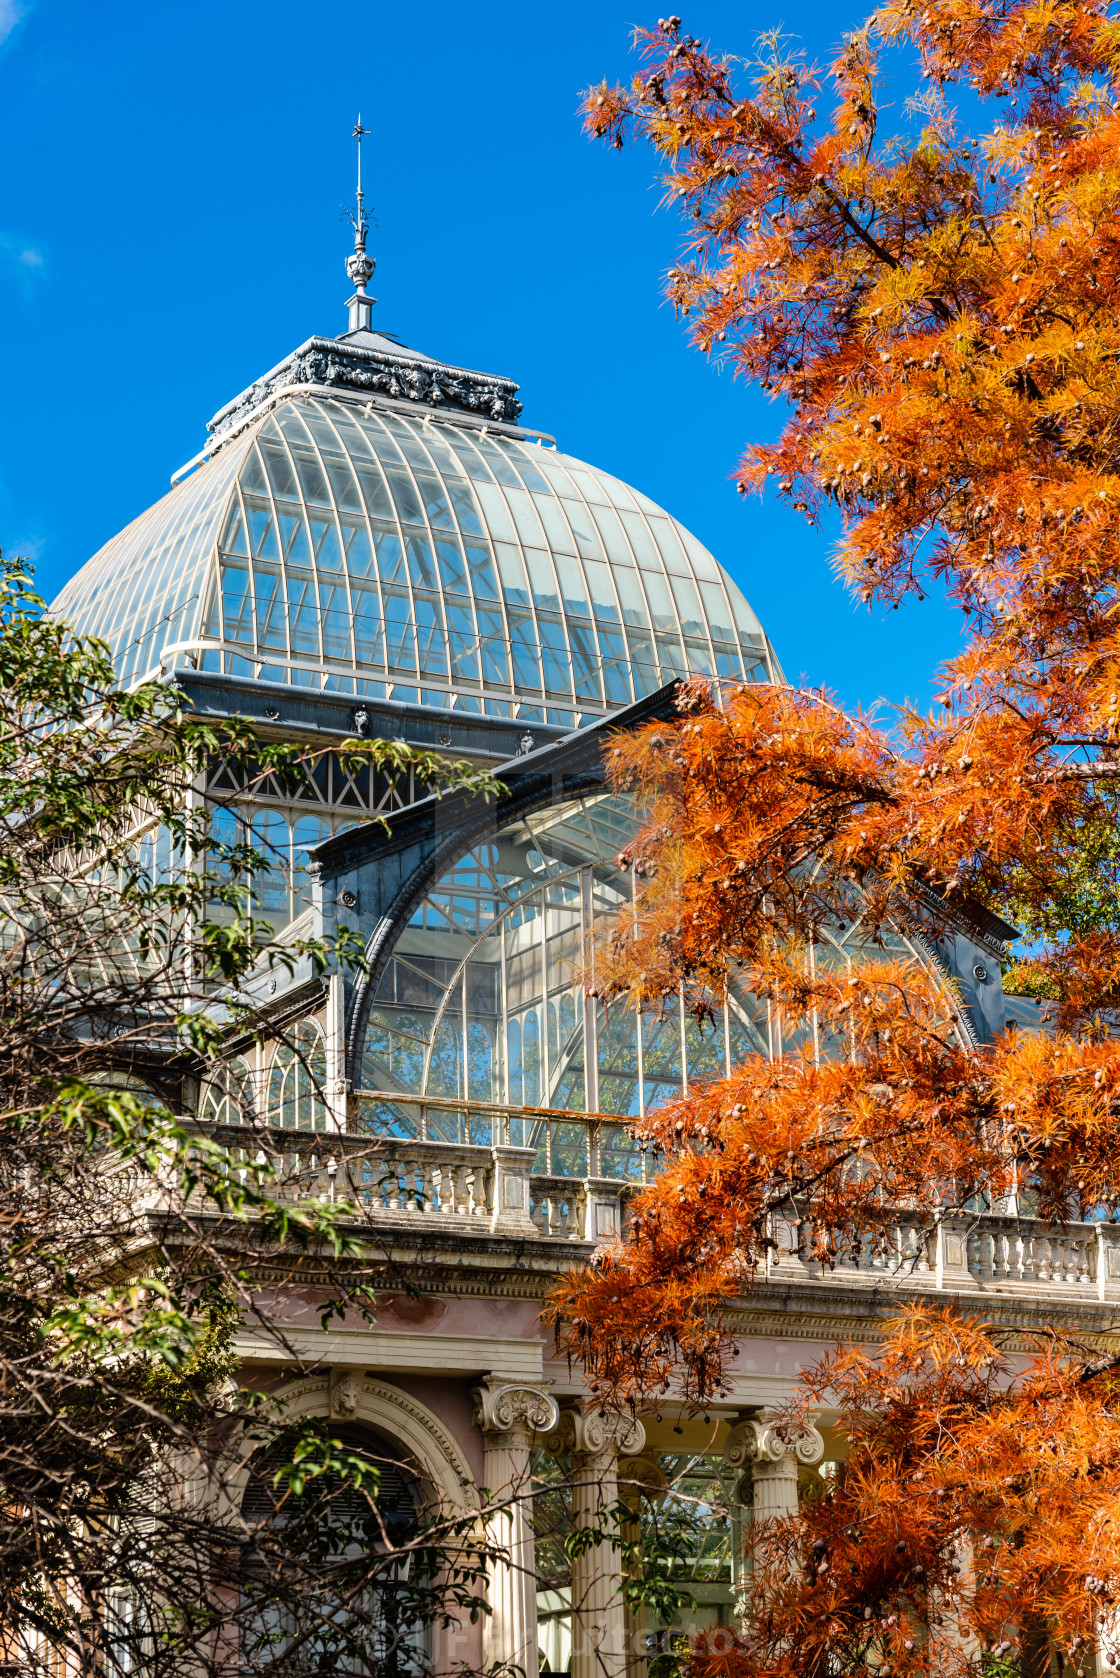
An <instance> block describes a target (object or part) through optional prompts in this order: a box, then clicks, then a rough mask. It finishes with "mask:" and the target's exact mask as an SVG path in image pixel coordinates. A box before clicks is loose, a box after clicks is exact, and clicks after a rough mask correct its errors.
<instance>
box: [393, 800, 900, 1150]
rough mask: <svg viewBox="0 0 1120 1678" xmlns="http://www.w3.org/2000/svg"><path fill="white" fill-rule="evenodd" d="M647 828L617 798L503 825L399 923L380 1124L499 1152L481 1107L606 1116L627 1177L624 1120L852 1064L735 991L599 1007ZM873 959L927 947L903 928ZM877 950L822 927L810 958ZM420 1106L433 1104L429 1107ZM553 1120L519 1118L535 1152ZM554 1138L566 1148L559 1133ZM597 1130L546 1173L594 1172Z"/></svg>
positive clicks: (826, 961)
mask: <svg viewBox="0 0 1120 1678" xmlns="http://www.w3.org/2000/svg"><path fill="white" fill-rule="evenodd" d="M639 824H640V815H639V812H638V811H637V810H636V808H635V806H634V804H633V802H632V801H631V800H630V799H626V798H616V797H613V796H612V795H610V794H607V793H603V794H600V795H598V796H595V797H589V798H582V799H571V800H568V801H565V802H562V803H555V804H552V805H550V806H547V807H546V808H543V809H541V810H538V811H536V812H533V813H531V814H529V815H527V816H523V817H521V818H519V819H518V820H517V821H514V822H511V823H509V825H508V826H506V827H503V828H500V829H499V830H498V832H496V833H495V834H493V835H492V837H490V838H488V839H486V840H485V841H482V842H479V843H477V844H476V845H475V846H474V847H473V848H472V849H471V850H469V851H466V852H465V853H464V854H463V855H462V856H460V857H459V858H458V859H457V860H456V861H455V862H453V863H452V864H451V866H450V867H449V868H448V869H446V871H445V872H444V873H443V874H442V875H441V876H440V877H439V878H438V879H436V880H434V881H433V882H432V884H431V885H430V886H429V888H428V890H427V891H426V892H425V894H424V896H423V898H422V899H421V901H420V902H419V903H418V904H417V906H416V907H415V909H414V910H413V911H412V913H411V914H410V916H409V919H408V923H407V925H405V926H402V927H401V928H400V929H399V931H398V933H397V936H396V939H395V942H394V945H393V948H392V952H391V954H390V955H389V957H388V959H387V960H386V962H385V964H384V966H383V967H382V968H381V971H380V975H379V978H378V981H377V985H376V989H375V991H374V995H373V997H372V999H371V1004H370V1011H369V1015H368V1018H367V1022H366V1029H365V1035H364V1042H363V1053H362V1067H361V1074H360V1077H361V1095H362V1097H363V1098H365V1099H364V1102H363V1111H364V1112H365V1113H366V1114H368V1116H369V1117H368V1123H369V1125H370V1127H371V1128H375V1129H377V1130H382V1129H384V1128H386V1126H388V1127H389V1128H390V1129H392V1128H393V1127H394V1126H399V1127H400V1133H402V1134H411V1133H412V1132H411V1131H410V1130H409V1128H408V1127H409V1126H412V1127H413V1129H415V1128H416V1127H417V1126H418V1125H419V1124H420V1123H421V1122H422V1123H423V1124H424V1125H425V1126H426V1127H427V1132H426V1133H427V1134H428V1135H429V1136H435V1135H436V1134H437V1130H438V1134H439V1139H441V1140H444V1139H447V1140H455V1139H458V1140H466V1131H465V1128H464V1127H465V1125H466V1124H467V1123H468V1122H469V1127H470V1138H471V1140H473V1141H484V1140H485V1135H484V1131H485V1127H486V1125H488V1124H489V1122H490V1121H489V1118H487V1117H486V1115H485V1114H484V1113H483V1112H481V1111H478V1110H475V1111H473V1112H472V1111H470V1109H471V1104H472V1103H475V1102H477V1103H478V1104H479V1109H482V1108H484V1107H485V1106H486V1105H487V1104H490V1103H493V1104H495V1105H498V1106H509V1107H512V1108H520V1107H543V1108H548V1109H550V1110H552V1111H555V1112H564V1111H567V1112H571V1113H572V1114H573V1116H574V1115H576V1114H581V1113H587V1112H591V1113H594V1114H597V1115H601V1116H603V1117H606V1116H609V1117H610V1119H611V1120H612V1123H611V1124H609V1125H603V1124H602V1123H601V1120H598V1119H597V1120H596V1123H598V1124H599V1125H600V1132H601V1134H600V1150H601V1151H602V1150H603V1149H606V1150H607V1151H608V1152H609V1153H610V1155H611V1167H612V1171H614V1172H621V1173H622V1174H623V1175H630V1174H631V1172H632V1171H636V1170H638V1169H639V1165H638V1154H637V1152H636V1151H634V1149H633V1147H631V1148H630V1152H629V1155H628V1158H627V1157H626V1149H625V1148H624V1147H623V1142H624V1140H625V1138H624V1137H623V1131H622V1126H623V1125H624V1124H625V1122H626V1121H627V1120H629V1119H633V1118H636V1117H638V1116H639V1115H641V1114H643V1113H648V1112H650V1111H651V1110H653V1109H654V1108H657V1107H660V1106H662V1105H663V1104H664V1103H665V1102H666V1101H670V1100H672V1099H673V1098H675V1097H677V1096H679V1095H680V1094H681V1093H682V1091H684V1090H686V1089H687V1088H688V1087H689V1085H690V1084H694V1083H696V1082H697V1081H699V1080H702V1079H713V1078H720V1077H725V1076H728V1075H729V1074H730V1072H731V1070H732V1068H733V1067H734V1066H736V1065H738V1064H740V1063H741V1061H742V1060H743V1059H744V1058H745V1057H746V1056H747V1055H748V1054H761V1055H764V1056H769V1057H770V1058H772V1059H777V1058H778V1057H780V1056H783V1055H786V1056H790V1055H796V1054H799V1053H802V1052H805V1053H807V1054H808V1055H810V1056H811V1057H813V1058H816V1059H823V1058H827V1057H828V1056H830V1055H832V1054H844V1053H846V1052H847V1048H846V1045H845V1044H843V1043H839V1042H837V1043H831V1042H829V1041H828V1040H826V1039H825V1038H824V1036H823V1034H821V1033H819V1032H818V1028H817V1025H816V1022H815V1020H814V1019H813V1018H812V1017H807V1018H802V1019H791V1018H788V1017H783V1015H782V1013H781V1011H780V1010H778V1009H777V1008H775V1007H772V1006H771V1005H770V1004H769V1003H768V1002H766V1001H764V1000H760V999H759V998H758V997H755V996H753V995H751V994H750V992H749V991H748V989H747V988H746V986H745V985H741V984H735V983H734V982H733V983H731V984H729V986H728V991H727V994H726V996H724V997H713V999H712V1003H713V1006H712V1011H711V1017H710V1018H708V1019H706V1020H705V1021H704V1023H703V1025H701V1024H699V1023H697V1022H696V1021H695V1020H693V1019H692V1018H691V1016H689V1015H688V1014H686V1011H685V1009H684V1008H683V1007H682V1006H679V1005H675V1004H674V1001H673V999H669V1000H667V1002H666V1004H665V1005H664V1006H660V1005H658V1006H656V1007H652V1008H650V1009H649V1010H647V1011H646V1012H644V1013H643V1014H641V1015H640V1016H638V1015H635V1013H634V1011H633V1010H632V1009H631V1008H629V1007H627V1006H626V1005H625V1004H624V1003H623V1002H617V1001H616V1002H613V1003H612V1004H611V1005H610V1006H609V1007H606V1006H603V1005H602V1004H601V1003H598V1004H596V1005H595V1006H594V1007H592V1006H590V1005H589V999H588V997H587V996H586V995H585V991H584V985H583V982H582V972H581V969H582V963H583V960H584V955H585V952H586V951H587V950H588V948H589V944H590V935H591V934H592V933H593V931H594V929H595V927H596V926H597V925H598V924H600V923H601V922H603V921H604V920H606V919H608V918H610V917H616V916H617V915H618V914H619V913H622V914H624V915H625V913H626V912H627V909H628V906H629V904H630V903H631V901H632V897H633V889H634V880H633V877H632V875H631V872H630V869H629V868H626V867H622V866H620V864H619V855H620V853H625V851H626V849H627V847H628V844H629V841H630V840H631V839H632V838H633V835H634V833H635V831H636V828H637V827H638V826H639ZM875 949H876V950H877V951H879V952H881V953H882V954H883V955H884V956H886V957H892V956H896V955H897V956H907V955H910V956H913V955H914V954H915V953H919V952H916V950H915V947H914V946H913V945H912V944H909V943H907V942H906V941H905V940H904V939H902V938H901V937H898V936H896V935H892V934H889V933H884V935H883V937H882V941H881V943H880V944H877V945H876V946H875ZM867 953H868V946H867V943H866V940H865V939H864V937H863V934H862V933H861V931H860V927H859V923H858V922H855V923H853V924H852V925H851V926H850V927H846V928H840V927H838V928H836V929H829V928H827V927H822V928H820V929H819V931H818V935H817V944H816V946H815V948H814V950H813V951H812V952H810V953H809V956H808V959H809V960H810V961H815V962H816V963H817V965H819V966H834V967H840V968H843V967H845V966H847V965H848V964H849V963H850V962H851V961H853V960H854V959H857V958H859V957H861V956H863V955H866V954H867ZM416 1097H431V1098H432V1099H433V1104H432V1106H431V1107H430V1108H423V1104H422V1103H421V1102H419V1101H417V1100H415V1099H414V1098H416ZM441 1104H442V1106H441ZM457 1109H458V1110H457ZM421 1113H423V1114H425V1115H426V1116H424V1117H423V1118H422V1120H421V1118H419V1117H418V1116H417V1115H418V1114H421ZM363 1122H365V1121H363ZM543 1122H544V1121H538V1120H537V1119H530V1118H529V1117H528V1116H526V1117H524V1118H522V1117H521V1116H518V1115H510V1117H509V1121H508V1139H509V1140H510V1141H513V1140H514V1139H515V1137H516V1140H517V1143H518V1145H525V1146H530V1145H531V1146H534V1147H536V1146H537V1145H538V1143H539V1139H540V1135H541V1128H540V1127H541V1123H543ZM548 1123H549V1124H552V1123H553V1121H551V1120H550V1121H548ZM557 1124H559V1121H557ZM554 1128H555V1127H554ZM569 1129H571V1127H569V1126H568V1125H567V1123H566V1122H565V1123H563V1124H560V1130H563V1131H565V1132H567V1131H568V1130H569ZM395 1133H397V1132H396V1131H394V1134H395ZM549 1134H550V1135H551V1136H552V1142H553V1143H555V1142H556V1138H557V1135H559V1130H557V1131H556V1133H555V1134H553V1132H551V1131H550V1133H549ZM571 1134H572V1135H573V1136H574V1135H575V1131H574V1129H573V1130H572V1131H571ZM583 1135H584V1141H583V1143H581V1144H580V1147H579V1148H575V1147H574V1146H573V1147H571V1148H569V1146H568V1142H567V1140H565V1141H564V1144H563V1148H562V1149H560V1150H559V1151H557V1149H556V1148H554V1147H552V1146H551V1144H550V1149H549V1152H548V1163H547V1164H545V1163H543V1158H544V1156H543V1155H542V1163H541V1164H540V1165H539V1166H538V1168H537V1169H538V1170H539V1171H540V1172H542V1173H543V1174H546V1175H550V1176H556V1175H561V1174H564V1175H572V1174H576V1173H577V1171H578V1169H586V1167H582V1168H581V1167H580V1161H581V1160H582V1159H583V1158H584V1156H585V1155H586V1126H585V1127H584V1131H583Z"/></svg>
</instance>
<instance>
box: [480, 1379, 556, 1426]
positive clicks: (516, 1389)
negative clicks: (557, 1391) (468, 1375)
mask: <svg viewBox="0 0 1120 1678" xmlns="http://www.w3.org/2000/svg"><path fill="white" fill-rule="evenodd" d="M559 1419H560V1411H559V1408H558V1406H557V1403H556V1400H555V1399H554V1398H553V1397H552V1395H551V1394H550V1393H546V1392H543V1391H542V1390H541V1388H540V1387H530V1386H524V1385H522V1383H521V1382H519V1381H510V1382H507V1383H505V1384H503V1385H489V1384H488V1385H487V1386H484V1387H476V1388H475V1392H474V1425H475V1427H478V1428H481V1429H482V1431H483V1432H484V1433H512V1432H514V1431H520V1430H524V1431H525V1432H527V1433H548V1434H551V1432H552V1430H553V1429H554V1428H555V1427H556V1425H557V1422H558V1421H559Z"/></svg>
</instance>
